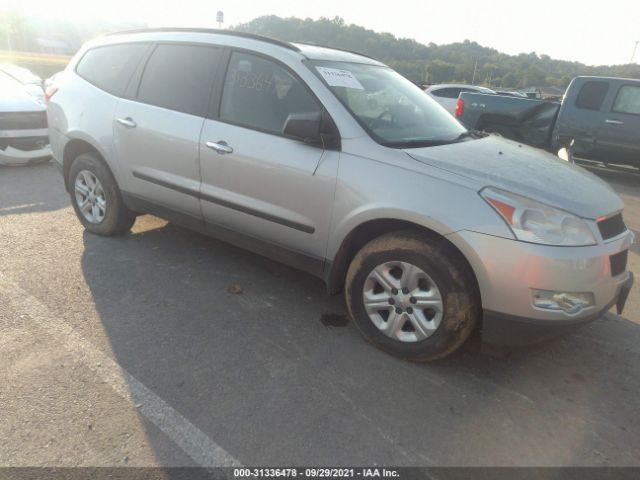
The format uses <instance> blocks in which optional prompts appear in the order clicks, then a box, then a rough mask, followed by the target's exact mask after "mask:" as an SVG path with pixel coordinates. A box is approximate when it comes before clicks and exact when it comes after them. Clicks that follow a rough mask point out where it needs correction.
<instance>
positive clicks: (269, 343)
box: [81, 216, 640, 466]
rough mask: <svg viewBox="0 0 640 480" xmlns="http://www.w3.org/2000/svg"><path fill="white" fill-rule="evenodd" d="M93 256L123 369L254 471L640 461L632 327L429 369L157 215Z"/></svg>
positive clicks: (333, 303) (275, 274)
mask: <svg viewBox="0 0 640 480" xmlns="http://www.w3.org/2000/svg"><path fill="white" fill-rule="evenodd" d="M83 241H84V252H83V254H82V259H81V268H82V272H83V275H84V278H85V279H86V283H87V285H88V286H89V288H90V291H91V295H92V296H93V301H94V303H95V308H96V310H97V312H98V314H99V318H100V322H101V324H102V327H103V328H104V331H105V333H106V336H107V337H108V341H109V343H110V346H111V349H112V351H113V354H114V356H115V358H116V360H117V362H118V363H119V365H120V366H121V367H122V368H123V369H124V370H126V371H127V372H129V373H130V374H131V375H132V376H133V377H135V378H136V379H137V380H138V381H139V382H141V383H142V384H144V385H146V386H147V387H148V388H149V389H151V390H152V391H153V392H154V393H155V394H156V395H158V396H159V397H160V398H162V399H163V400H164V401H165V402H167V403H168V404H169V405H171V406H172V407H173V408H174V409H176V410H177V411H179V412H180V413H181V414H182V415H183V416H185V417H186V418H187V419H188V420H189V421H191V423H193V424H194V425H196V426H197V427H198V428H199V429H201V430H202V431H203V432H204V433H206V434H207V435H208V436H209V437H210V438H212V439H213V440H214V441H215V442H217V443H218V444H219V445H220V446H221V447H222V448H224V449H225V450H226V451H227V452H229V453H230V454H231V455H233V456H234V457H235V458H237V459H238V460H239V461H241V462H242V463H243V464H245V465H280V466H282V465H372V464H377V465H415V466H427V465H438V466H447V465H452V466H453V465H455V466H463V465H552V466H563V465H638V464H640V453H639V452H638V451H637V449H635V448H633V447H631V446H632V445H638V444H639V443H640V429H638V428H635V427H634V425H633V423H634V422H636V421H637V392H638V391H640V362H639V360H640V348H639V347H638V345H640V325H638V324H636V323H634V322H632V321H630V320H627V319H625V318H623V317H618V316H615V315H611V314H609V315H607V316H606V317H605V318H603V319H601V320H598V321H596V322H594V323H593V324H591V325H589V326H587V327H585V328H584V329H582V330H580V331H579V332H577V333H575V334H573V335H570V336H568V337H566V338H564V339H562V340H559V341H556V342H553V343H550V344H546V345H545V346H543V347H539V348H536V349H533V350H531V349H530V350H527V351H517V352H515V353H511V354H508V355H501V356H495V355H486V354H483V353H481V352H479V351H478V350H477V349H474V348H466V349H465V350H464V351H462V352H460V353H458V354H456V355H454V356H452V357H450V358H448V359H445V360H442V361H438V362H435V363H432V364H414V363H409V362H405V361H401V360H398V359H395V358H393V357H391V356H389V355H386V354H384V353H382V352H380V351H378V350H377V349H375V348H374V347H372V346H370V345H368V344H367V343H366V342H365V341H364V340H363V339H362V338H361V337H360V336H359V334H358V333H357V331H356V329H355V327H354V326H353V325H352V324H350V323H345V324H344V326H328V325H326V322H325V323H323V322H322V321H321V318H322V317H323V315H325V314H327V313H330V314H334V315H338V316H340V315H345V314H346V311H345V307H344V305H343V298H342V297H341V296H338V297H328V296H327V295H326V293H325V290H324V285H323V284H322V282H321V281H320V280H318V279H316V278H314V277H311V276H309V275H306V274H303V273H300V272H297V271H295V270H292V269H290V268H288V267H285V266H282V265H279V264H277V263H274V262H272V261H270V260H267V259H264V258H262V257H259V256H257V255H254V254H252V253H248V252H245V251H242V250H240V249H238V248H236V247H233V246H231V245H227V244H224V243H221V242H218V241H216V240H212V239H210V238H207V237H204V236H202V235H199V234H196V233H193V232H190V231H187V230H184V229H182V228H179V227H176V226H173V225H171V224H166V223H165V222H163V221H160V220H158V219H155V218H153V217H148V216H145V217H141V218H139V219H138V221H137V222H136V225H135V226H134V229H133V231H132V233H131V234H129V235H127V236H125V237H122V238H102V237H97V236H94V235H91V234H88V233H86V232H85V233H84V236H83ZM230 287H231V288H230ZM234 292H235V293H234ZM237 292H241V293H237ZM333 325H341V323H340V322H337V323H334V324H333ZM150 439H151V441H152V442H153V441H154V437H153V436H151V435H150ZM176 448H177V447H176ZM157 454H158V459H159V462H160V463H162V462H163V457H162V455H163V453H162V452H161V448H160V447H158V452H157Z"/></svg>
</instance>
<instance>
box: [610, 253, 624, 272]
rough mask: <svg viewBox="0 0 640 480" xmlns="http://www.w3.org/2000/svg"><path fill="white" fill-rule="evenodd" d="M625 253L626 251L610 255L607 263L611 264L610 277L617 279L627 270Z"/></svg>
mask: <svg viewBox="0 0 640 480" xmlns="http://www.w3.org/2000/svg"><path fill="white" fill-rule="evenodd" d="M627 252H628V250H624V251H622V252H620V253H616V254H615V255H611V256H610V257H609V262H611V276H612V277H617V276H618V275H620V274H621V273H624V271H625V270H626V268H627Z"/></svg>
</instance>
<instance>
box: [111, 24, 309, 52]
mask: <svg viewBox="0 0 640 480" xmlns="http://www.w3.org/2000/svg"><path fill="white" fill-rule="evenodd" d="M156 32H187V33H215V34H220V35H230V36H233V37H242V38H249V39H252V40H260V41H262V42H268V43H272V44H274V45H278V46H280V47H284V48H288V49H289V50H293V51H296V52H299V51H300V49H299V48H298V47H296V46H295V45H292V44H291V43H288V42H283V41H280V40H276V39H275V38H271V37H265V36H264V35H257V34H255V33H247V32H238V31H236V30H220V29H217V28H182V27H176V28H171V27H165V28H138V29H135V30H123V31H119V32H110V33H107V34H106V35H107V36H110V35H126V34H131V33H156Z"/></svg>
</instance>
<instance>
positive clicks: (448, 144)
mask: <svg viewBox="0 0 640 480" xmlns="http://www.w3.org/2000/svg"><path fill="white" fill-rule="evenodd" d="M450 88H452V89H457V88H458V86H451V87H450ZM461 91H462V90H459V91H458V95H460V92H461ZM438 93H440V94H441V95H438ZM443 93H444V94H443ZM49 95H50V99H49V102H48V108H47V114H48V121H49V131H50V136H51V144H52V147H53V156H54V158H55V161H56V163H57V165H58V166H59V167H60V170H61V172H62V175H63V177H64V183H65V185H66V188H67V190H68V192H69V195H70V199H71V203H72V205H73V208H74V209H75V212H76V214H77V216H78V219H79V221H80V222H81V223H82V225H83V226H84V227H85V228H86V230H88V231H89V232H92V233H94V234H98V235H105V236H108V235H115V234H122V233H124V232H126V231H128V230H129V228H130V227H131V226H132V224H133V222H134V221H135V218H136V215H139V214H143V213H153V214H156V215H158V216H160V217H163V218H167V219H169V220H172V221H174V222H176V223H179V224H182V225H184V226H186V227H188V228H192V229H196V230H199V231H202V232H205V233H208V234H210V235H214V236H217V237H219V238H221V239H223V240H226V241H230V242H233V243H234V244H235V245H238V246H240V247H243V248H247V249H250V250H253V251H255V252H258V253H261V254H264V255H267V256H269V257H272V258H275V259H277V260H280V261H282V262H285V263H288V264H290V265H293V266H295V267H298V268H301V269H303V270H306V271H308V272H310V273H312V274H314V275H317V276H319V277H320V278H322V279H323V280H324V281H325V283H326V285H327V289H328V291H329V292H330V293H337V292H340V291H344V293H345V298H346V303H347V307H348V311H349V313H350V315H351V318H352V319H353V321H354V323H355V325H356V326H357V327H358V328H359V330H360V331H361V332H362V334H363V335H364V336H365V337H366V338H367V339H368V340H370V341H371V342H372V343H373V344H375V345H376V346H378V347H380V348H382V349H383V350H385V351H387V352H390V353H393V354H395V355H398V356H400V357H403V358H408V359H412V360H433V359H437V358H442V357H444V356H446V355H449V354H451V353H452V352H454V351H455V350H456V349H458V348H459V347H460V346H461V345H462V344H463V343H464V342H465V341H466V340H467V338H468V337H469V336H470V335H471V333H472V332H473V331H475V330H476V329H478V330H479V331H480V332H481V334H482V336H483V339H484V340H485V341H488V342H491V343H511V344H523V343H531V342H533V341H536V340H540V339H543V338H546V337H548V336H551V335H554V334H556V333H558V332H563V331H566V330H570V329H573V328H575V327H577V326H579V325H583V324H584V323H586V322H589V321H592V320H594V319H596V318H598V317H600V316H601V315H603V314H604V313H605V312H606V311H607V310H608V309H609V308H610V307H611V306H612V305H616V306H617V308H618V311H619V312H621V311H622V309H623V308H624V305H625V301H626V298H627V296H628V294H629V290H630V288H631V284H632V282H633V274H632V273H631V272H629V270H628V268H627V253H628V250H629V248H630V246H631V244H632V242H633V233H632V232H631V231H630V230H628V229H627V227H626V226H625V224H624V221H623V218H622V210H623V203H622V201H621V199H620V198H619V197H618V196H617V195H616V194H615V193H614V192H613V190H612V189H611V188H610V187H609V186H608V185H607V184H606V183H605V182H603V181H602V180H601V179H599V178H597V177H596V176H594V175H592V174H591V173H589V172H587V171H585V170H583V169H581V168H579V167H576V166H574V165H572V164H570V163H568V162H564V161H561V160H560V159H558V158H557V157H556V156H554V155H551V154H549V153H547V152H544V151H542V150H539V149H534V148H531V147H527V146H524V145H522V144H521V143H516V142H512V141H509V140H506V139H503V138H501V137H499V136H495V135H488V134H484V133H478V132H475V131H472V130H468V129H466V128H464V127H463V125H462V124H461V123H459V122H458V121H457V120H456V119H455V118H454V117H453V116H452V115H450V114H449V113H447V112H446V111H445V110H444V109H443V108H442V107H441V106H440V105H438V103H437V102H436V101H435V100H434V99H438V98H448V99H450V100H454V102H455V101H456V99H457V97H458V95H456V98H455V99H454V98H449V97H448V96H447V95H449V93H448V92H437V91H436V92H431V94H429V95H425V94H424V92H422V91H421V90H420V89H419V88H418V87H416V86H415V85H413V84H412V83H410V82H409V81H407V80H406V79H405V78H403V77H402V76H401V75H399V74H398V73H396V72H394V71H393V70H392V69H391V68H389V67H388V66H386V65H384V64H382V63H380V62H378V61H376V60H374V59H371V58H369V57H365V56H362V55H359V54H355V53H351V52H345V51H340V50H334V49H330V48H323V47H318V46H311V45H304V44H292V43H286V42H280V41H277V40H273V39H269V38H265V37H259V36H255V35H249V34H242V33H239V32H231V31H229V32H225V33H221V32H219V31H209V30H204V29H157V30H143V31H134V32H126V33H122V34H116V35H109V36H105V37H102V38H100V39H98V40H96V41H93V42H90V43H88V44H87V45H85V46H84V47H83V48H82V49H81V50H80V51H79V52H78V54H77V55H76V56H75V57H74V58H73V60H72V61H71V62H70V64H69V66H68V67H67V69H66V70H65V72H64V73H62V74H60V75H59V76H58V78H56V81H55V87H54V88H52V89H51V91H50V93H49ZM451 95H453V94H451ZM465 95H476V96H479V97H482V98H491V99H493V98H496V99H497V98H503V99H507V97H498V96H495V95H484V94H479V93H469V92H463V93H462V97H463V98H464V96H465ZM508 100H512V101H521V100H520V99H516V98H508ZM522 101H525V102H526V101H527V100H522ZM471 103H473V102H471ZM471 107H472V105H471V104H470V103H465V109H467V108H471Z"/></svg>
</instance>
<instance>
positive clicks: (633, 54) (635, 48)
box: [629, 40, 640, 63]
mask: <svg viewBox="0 0 640 480" xmlns="http://www.w3.org/2000/svg"><path fill="white" fill-rule="evenodd" d="M639 43H640V40H636V45H635V46H634V47H633V53H632V54H631V60H629V63H633V59H634V58H635V56H636V50H637V48H638V44H639Z"/></svg>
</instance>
